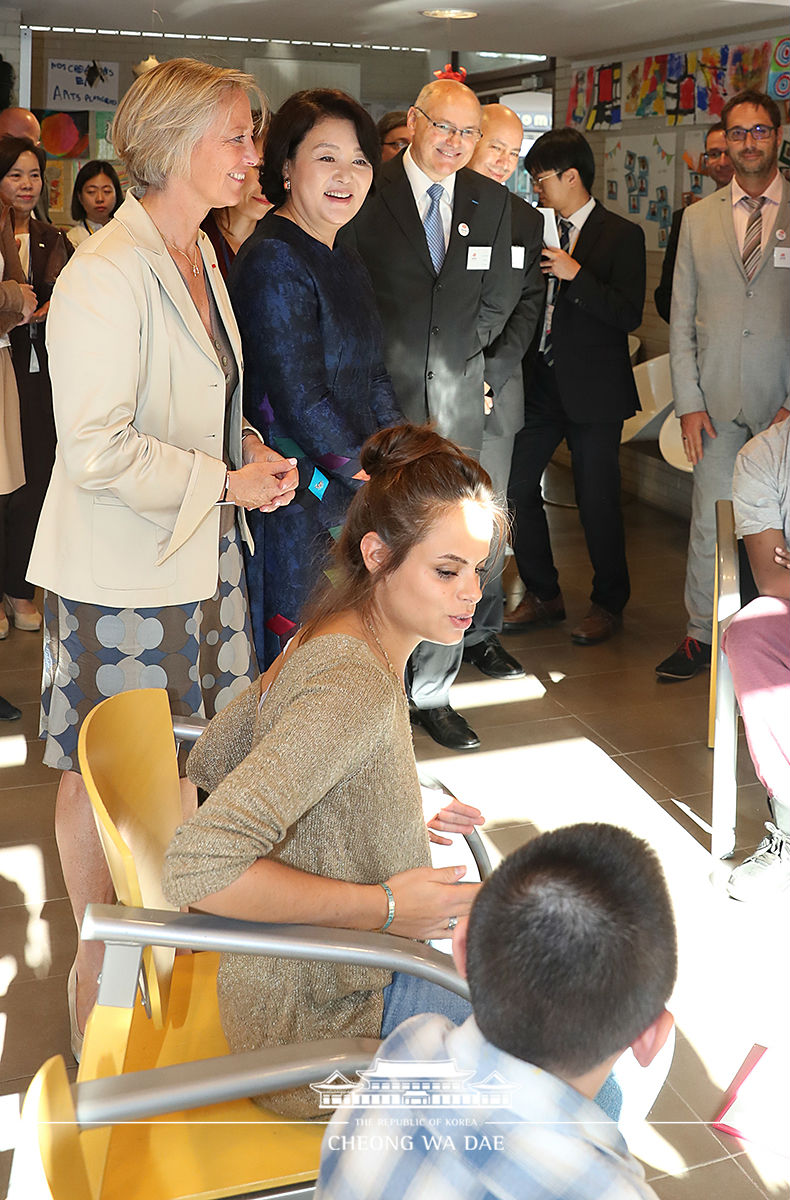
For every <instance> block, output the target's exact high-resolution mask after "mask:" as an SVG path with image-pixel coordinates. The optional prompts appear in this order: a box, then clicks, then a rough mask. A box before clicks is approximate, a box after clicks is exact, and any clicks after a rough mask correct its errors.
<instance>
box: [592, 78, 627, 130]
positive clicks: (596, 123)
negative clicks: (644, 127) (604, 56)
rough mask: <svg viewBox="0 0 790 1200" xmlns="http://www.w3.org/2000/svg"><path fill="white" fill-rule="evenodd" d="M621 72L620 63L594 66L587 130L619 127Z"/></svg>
mask: <svg viewBox="0 0 790 1200" xmlns="http://www.w3.org/2000/svg"><path fill="white" fill-rule="evenodd" d="M622 74H623V68H622V64H621V63H607V64H606V65H605V66H601V67H596V68H595V74H594V79H593V86H592V99H591V103H590V106H589V111H588V113H587V121H586V123H585V129H586V130H587V131H588V132H589V131H590V130H592V129H617V128H619V126H620V85H621V80H622Z"/></svg>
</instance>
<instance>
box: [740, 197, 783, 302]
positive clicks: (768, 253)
mask: <svg viewBox="0 0 790 1200" xmlns="http://www.w3.org/2000/svg"><path fill="white" fill-rule="evenodd" d="M788 228H790V183H788V182H787V180H786V179H784V180H783V181H782V198H781V200H780V201H779V209H778V211H777V214H776V221H775V222H774V227H773V229H772V230H771V235H770V237H769V238H768V241H767V242H766V245H765V249H764V250H763V253H762V257H761V259H760V261H759V263H758V264H757V270H756V271H755V273H754V275H753V276H752V283H754V281H755V280H756V279H757V278H758V277H759V276H760V274H761V273H762V272H763V271H764V270H765V269H766V267H767V265H768V264H769V263H770V266H771V269H773V261H774V246H784V245H785V244H786V240H787V236H788ZM780 231H783V232H784V235H785V236H784V237H783V238H778V237H777V236H776V235H777V233H778V232H780ZM745 277H746V272H745V271H744V278H745Z"/></svg>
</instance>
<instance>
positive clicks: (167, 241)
mask: <svg viewBox="0 0 790 1200" xmlns="http://www.w3.org/2000/svg"><path fill="white" fill-rule="evenodd" d="M159 232H160V233H162V230H161V229H160V230H159ZM162 239H163V241H164V242H165V244H166V245H168V246H169V247H170V249H171V250H175V252H176V254H180V255H181V256H182V258H185V259H186V260H187V262H188V263H189V265H190V267H191V268H192V274H193V275H194V277H195V279H197V278H198V277H199V275H200V267H199V266H198V248H197V244H196V245H195V257H194V258H190V257H189V255H188V254H187V252H186V250H181V249H179V247H178V246H176V245H175V243H174V242H171V241H170V239H169V238H166V237H165V235H164V234H163V233H162Z"/></svg>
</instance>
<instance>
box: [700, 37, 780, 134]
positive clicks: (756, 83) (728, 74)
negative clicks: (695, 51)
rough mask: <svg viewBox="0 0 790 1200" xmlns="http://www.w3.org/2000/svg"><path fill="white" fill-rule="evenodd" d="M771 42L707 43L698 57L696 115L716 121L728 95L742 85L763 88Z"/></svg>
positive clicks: (728, 97) (736, 92) (737, 90)
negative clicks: (717, 44) (742, 44)
mask: <svg viewBox="0 0 790 1200" xmlns="http://www.w3.org/2000/svg"><path fill="white" fill-rule="evenodd" d="M771 50H772V47H771V43H770V42H756V43H754V44H752V45H745V46H708V47H706V48H705V49H704V50H701V51H700V52H699V55H698V61H697V80H696V119H697V121H700V122H705V121H718V120H719V119H720V118H721V110H722V109H723V108H724V105H725V104H726V103H727V101H728V100H729V99H730V97H731V96H736V95H737V94H738V92H742V91H743V90H744V89H745V88H756V89H757V90H758V91H764V90H765V88H766V86H767V77H768V68H769V64H770V61H771Z"/></svg>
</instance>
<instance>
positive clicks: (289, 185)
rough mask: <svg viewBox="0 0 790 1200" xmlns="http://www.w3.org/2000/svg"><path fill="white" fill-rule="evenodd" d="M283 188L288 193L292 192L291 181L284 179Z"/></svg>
mask: <svg viewBox="0 0 790 1200" xmlns="http://www.w3.org/2000/svg"><path fill="white" fill-rule="evenodd" d="M283 187H284V188H285V190H286V192H290V190H291V181H290V179H284V180H283Z"/></svg>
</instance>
